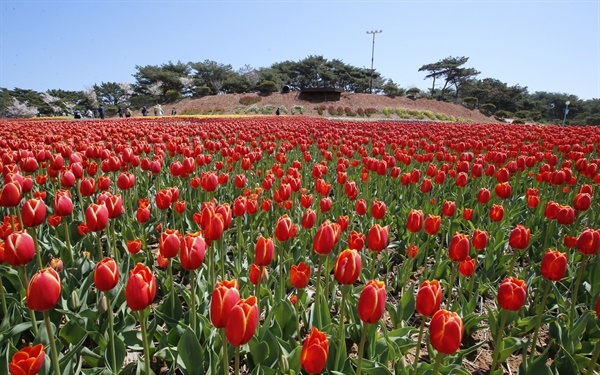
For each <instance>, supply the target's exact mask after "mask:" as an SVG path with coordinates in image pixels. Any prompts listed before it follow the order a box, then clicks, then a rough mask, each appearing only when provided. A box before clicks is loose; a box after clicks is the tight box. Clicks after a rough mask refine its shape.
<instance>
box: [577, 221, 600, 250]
mask: <svg viewBox="0 0 600 375" xmlns="http://www.w3.org/2000/svg"><path fill="white" fill-rule="evenodd" d="M598 249H600V231H599V230H593V229H590V228H585V229H584V230H583V232H581V234H580V235H579V237H577V250H579V252H580V253H582V254H585V255H594V254H596V253H597V252H598Z"/></svg>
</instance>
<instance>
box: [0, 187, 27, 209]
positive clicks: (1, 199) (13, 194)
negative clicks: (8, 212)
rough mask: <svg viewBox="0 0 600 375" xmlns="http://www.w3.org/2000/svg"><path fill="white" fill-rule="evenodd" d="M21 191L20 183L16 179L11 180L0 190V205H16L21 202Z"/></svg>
mask: <svg viewBox="0 0 600 375" xmlns="http://www.w3.org/2000/svg"><path fill="white" fill-rule="evenodd" d="M22 196H23V191H22V188H21V184H19V182H17V181H11V182H8V183H6V184H4V186H3V187H2V190H0V207H8V208H10V207H16V206H18V205H19V203H20V202H21V198H22Z"/></svg>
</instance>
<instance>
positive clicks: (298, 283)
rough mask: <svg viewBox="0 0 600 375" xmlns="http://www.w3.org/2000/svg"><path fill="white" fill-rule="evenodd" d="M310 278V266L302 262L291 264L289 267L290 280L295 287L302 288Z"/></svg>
mask: <svg viewBox="0 0 600 375" xmlns="http://www.w3.org/2000/svg"><path fill="white" fill-rule="evenodd" d="M309 279H310V267H308V266H307V265H306V263H304V262H300V264H298V265H295V264H293V265H292V267H291V269H290V282H291V283H292V285H293V286H294V288H296V289H302V288H304V287H306V285H307V284H308V280H309Z"/></svg>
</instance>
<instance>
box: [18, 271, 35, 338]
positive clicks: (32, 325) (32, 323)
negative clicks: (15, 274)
mask: <svg viewBox="0 0 600 375" xmlns="http://www.w3.org/2000/svg"><path fill="white" fill-rule="evenodd" d="M19 273H20V274H21V280H22V282H23V291H27V275H26V273H25V266H21V267H19ZM25 293H26V292H25ZM29 316H30V317H31V330H32V331H33V335H34V336H37V334H38V328H37V320H36V319H35V311H33V310H31V309H29Z"/></svg>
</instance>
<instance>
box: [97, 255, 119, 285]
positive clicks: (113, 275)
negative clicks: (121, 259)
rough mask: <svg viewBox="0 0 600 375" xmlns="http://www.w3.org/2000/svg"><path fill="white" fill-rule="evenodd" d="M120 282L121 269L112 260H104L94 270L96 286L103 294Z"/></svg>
mask: <svg viewBox="0 0 600 375" xmlns="http://www.w3.org/2000/svg"><path fill="white" fill-rule="evenodd" d="M118 282H119V267H118V266H117V263H116V262H115V261H114V260H113V259H111V258H104V259H102V260H101V261H100V262H98V264H97V265H96V269H95V270H94V284H95V285H96V288H97V289H98V290H100V291H102V292H107V291H109V290H111V289H112V288H114V287H115V286H116V285H117V283H118Z"/></svg>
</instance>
